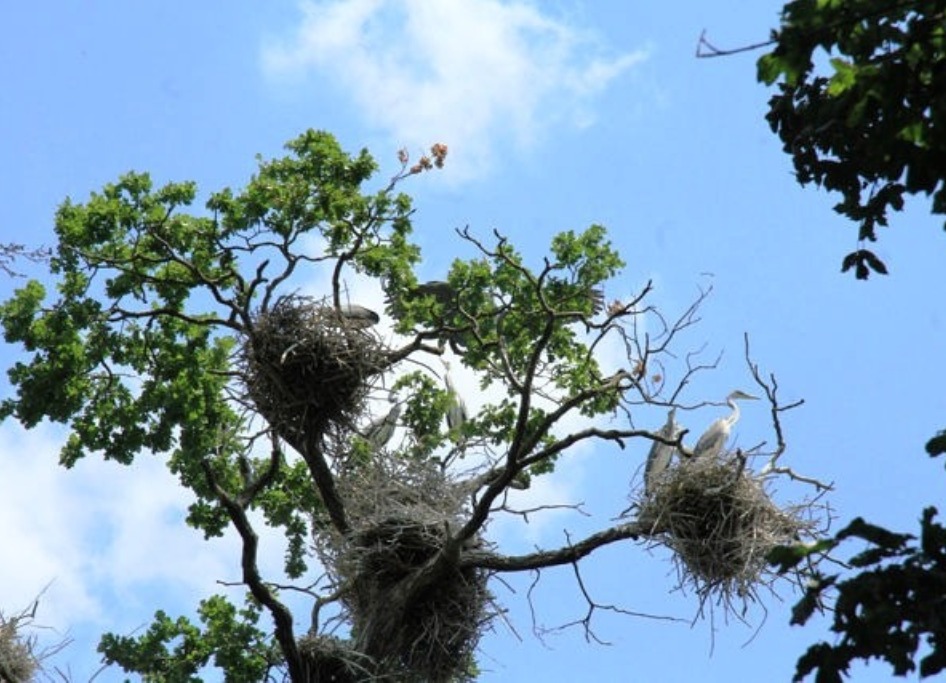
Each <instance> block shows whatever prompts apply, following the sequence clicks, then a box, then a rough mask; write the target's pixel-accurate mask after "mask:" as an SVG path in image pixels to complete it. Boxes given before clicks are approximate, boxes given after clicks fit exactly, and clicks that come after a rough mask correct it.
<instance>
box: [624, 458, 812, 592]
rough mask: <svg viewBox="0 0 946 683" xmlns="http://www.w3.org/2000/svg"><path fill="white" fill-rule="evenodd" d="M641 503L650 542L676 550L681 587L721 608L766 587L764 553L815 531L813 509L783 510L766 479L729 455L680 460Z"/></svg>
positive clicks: (771, 577)
mask: <svg viewBox="0 0 946 683" xmlns="http://www.w3.org/2000/svg"><path fill="white" fill-rule="evenodd" d="M638 504H639V520H640V521H641V523H643V524H644V525H647V526H649V527H650V531H651V538H653V539H654V540H656V541H657V542H658V543H660V544H662V545H665V546H667V547H668V548H670V549H671V550H672V551H673V552H674V554H675V559H676V563H677V568H678V570H679V572H680V575H681V581H680V585H681V587H685V586H692V587H694V588H695V590H696V593H697V595H699V596H700V598H701V600H705V599H707V598H708V597H710V596H713V595H715V596H717V597H718V598H720V600H721V602H722V604H724V605H726V606H729V605H730V604H732V601H733V599H734V598H738V599H741V600H745V599H746V598H747V597H748V596H754V595H756V592H757V589H758V587H759V586H760V585H766V586H768V585H770V584H771V582H772V581H773V580H774V578H775V576H774V575H773V574H772V573H771V571H770V569H769V566H768V563H767V561H766V555H767V554H768V552H769V551H770V550H771V549H772V548H774V547H775V546H778V545H782V544H787V543H792V542H795V541H796V540H797V539H799V538H800V537H802V536H809V535H811V534H812V533H813V530H814V528H815V526H816V524H815V523H814V521H813V519H812V514H811V513H812V508H811V505H797V506H792V507H788V508H785V509H783V508H780V507H779V506H778V505H777V504H776V503H775V502H774V501H773V500H772V499H771V497H770V495H769V493H768V491H767V490H766V482H765V480H764V479H763V478H761V477H759V476H757V475H755V474H753V473H752V472H751V471H750V470H748V469H747V468H746V467H745V463H744V461H743V460H742V459H741V457H740V456H736V455H731V454H730V455H728V456H725V457H720V458H714V457H706V458H689V459H684V460H683V461H682V462H681V463H679V464H678V465H677V466H675V467H672V468H670V469H668V470H667V471H666V472H664V474H663V475H662V476H661V477H660V478H659V479H658V480H657V482H656V484H655V486H654V487H653V489H652V490H651V491H649V492H647V493H645V494H644V496H643V497H642V499H641V500H640V501H639V503H638Z"/></svg>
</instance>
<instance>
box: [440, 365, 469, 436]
mask: <svg viewBox="0 0 946 683" xmlns="http://www.w3.org/2000/svg"><path fill="white" fill-rule="evenodd" d="M441 362H442V363H443V367H444V371H445V372H444V373H443V381H444V384H446V385H447V394H448V395H449V398H450V407H449V408H448V409H447V427H449V428H450V431H451V432H453V431H456V430H458V429H460V427H462V426H463V423H464V422H466V419H467V412H466V403H465V402H464V401H463V397H462V396H460V394H458V393H457V389H456V387H455V386H454V384H453V378H452V377H450V363H449V362H448V361H446V360H441Z"/></svg>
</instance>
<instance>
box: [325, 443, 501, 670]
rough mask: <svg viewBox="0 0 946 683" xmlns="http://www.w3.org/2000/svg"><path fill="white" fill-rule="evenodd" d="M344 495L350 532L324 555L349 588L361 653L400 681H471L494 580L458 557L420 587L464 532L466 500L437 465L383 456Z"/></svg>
mask: <svg viewBox="0 0 946 683" xmlns="http://www.w3.org/2000/svg"><path fill="white" fill-rule="evenodd" d="M339 493H340V495H341V496H342V497H343V499H344V500H345V503H346V510H347V512H348V519H349V523H350V525H351V530H350V532H349V533H348V534H347V535H346V536H345V537H344V538H343V537H335V538H332V539H330V540H329V541H327V542H324V541H323V542H322V543H321V545H320V555H321V558H322V561H323V563H324V564H325V566H326V567H327V568H329V570H330V572H331V573H332V575H333V577H334V579H335V581H336V582H337V583H338V585H339V586H341V587H343V592H344V598H343V602H344V605H345V608H346V611H347V612H348V615H349V617H350V620H351V624H352V636H353V642H354V644H355V647H356V649H357V650H358V651H359V652H362V653H364V654H365V655H368V656H369V657H370V658H371V660H372V661H373V662H374V666H375V667H376V669H375V671H376V673H378V674H384V675H393V674H396V677H397V678H398V680H405V681H433V682H437V681H457V680H466V678H465V677H466V674H467V672H468V671H469V669H470V665H471V664H472V663H473V651H474V649H475V647H476V644H477V643H478V641H479V637H480V635H481V633H482V631H483V629H484V628H485V626H486V625H487V623H488V621H489V619H488V617H487V614H486V612H487V605H488V603H489V593H488V590H487V579H488V575H487V572H485V571H484V570H481V569H477V568H475V567H463V568H461V567H460V566H459V565H458V563H457V559H458V557H456V558H453V559H450V560H448V561H447V562H446V563H445V564H443V565H440V566H441V571H439V572H435V573H428V574H426V575H425V578H424V580H423V581H419V580H418V577H419V576H420V575H423V572H422V568H424V567H425V565H428V563H430V561H431V560H433V559H434V558H435V557H436V556H437V555H438V554H439V553H440V551H441V550H442V549H443V547H444V545H445V543H446V541H447V539H448V538H449V537H450V535H451V534H452V533H455V532H456V531H457V530H458V529H459V528H460V525H461V524H462V520H461V512H462V511H463V508H464V496H463V495H462V492H461V491H459V489H458V488H457V487H456V486H454V485H453V484H451V483H450V482H449V481H448V480H447V479H446V477H444V476H443V474H442V473H441V472H440V471H439V469H438V468H436V467H435V466H433V465H430V464H429V463H421V462H416V461H415V462H407V463H404V462H401V463H396V462H394V461H393V460H389V459H386V458H383V457H380V456H379V457H378V458H376V461H374V462H372V463H370V464H368V465H365V466H362V467H359V468H357V470H355V471H351V472H347V473H346V474H345V475H344V476H343V477H342V478H341V479H340V481H339ZM412 586H413V589H412V588H411V587H412ZM409 592H410V596H409V597H408V593H409Z"/></svg>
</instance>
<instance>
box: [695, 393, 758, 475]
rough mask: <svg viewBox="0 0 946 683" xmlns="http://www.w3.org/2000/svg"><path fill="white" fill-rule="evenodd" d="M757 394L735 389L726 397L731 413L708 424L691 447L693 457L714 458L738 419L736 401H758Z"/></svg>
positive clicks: (721, 448)
mask: <svg viewBox="0 0 946 683" xmlns="http://www.w3.org/2000/svg"><path fill="white" fill-rule="evenodd" d="M758 400H759V397H758V396H752V395H751V394H747V393H746V392H744V391H739V390H736V391H734V392H732V393H731V394H729V396H727V397H726V403H727V404H729V407H730V408H732V413H730V414H729V415H728V416H727V417H721V418H719V419H718V420H716V421H715V422H713V424H711V425H710V426H709V429H707V430H706V431H705V432H703V435H702V436H701V437H700V438H699V440H698V441H697V442H696V446H694V447H693V457H694V458H715V457H717V456H718V455H719V454H720V453H721V452H722V450H723V446H725V445H726V442H727V441H728V440H729V432H730V431H732V427H733V425H734V424H736V422H737V421H738V420H739V406H738V405H736V401H758Z"/></svg>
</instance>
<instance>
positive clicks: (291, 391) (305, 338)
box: [242, 295, 388, 443]
mask: <svg viewBox="0 0 946 683" xmlns="http://www.w3.org/2000/svg"><path fill="white" fill-rule="evenodd" d="M387 361H388V359H387V353H386V349H385V347H384V345H383V343H382V341H381V339H380V338H379V337H378V336H377V334H376V333H374V332H373V331H371V330H370V329H365V328H364V327H363V326H361V325H359V324H357V323H356V322H353V321H351V320H349V319H348V318H346V317H344V316H343V315H340V314H339V312H338V311H336V309H335V308H333V307H332V306H331V305H330V304H329V303H328V302H326V301H316V300H314V299H311V298H308V297H302V296H295V295H292V296H284V297H280V298H279V299H277V300H276V302H275V303H274V304H273V305H272V306H271V307H269V308H267V309H264V310H261V311H259V312H258V313H257V314H256V317H255V319H254V321H253V327H252V330H251V333H250V334H248V336H247V338H246V339H245V341H244V344H243V349H242V366H243V379H244V382H245V384H246V389H247V393H248V395H249V397H250V399H252V401H253V403H254V404H255V406H256V408H257V409H258V410H259V412H260V413H261V414H262V415H263V416H264V417H265V418H266V420H267V421H268V422H269V423H270V424H272V425H273V426H274V427H275V428H276V429H277V431H278V432H279V434H280V435H281V436H283V437H284V438H286V439H287V440H289V441H290V443H294V442H297V440H298V439H299V438H300V436H301V435H307V436H308V437H310V438H314V437H317V436H320V435H321V434H323V433H324V432H325V430H326V429H328V428H329V427H330V426H331V425H333V424H334V425H339V426H343V427H349V426H351V425H352V424H353V423H354V420H355V418H356V417H357V416H358V414H359V413H360V412H361V410H362V408H363V404H364V401H365V397H366V396H367V394H368V392H369V391H370V389H371V385H372V383H371V379H372V378H373V377H375V376H376V375H378V373H380V372H381V371H383V370H384V369H385V368H386V367H387Z"/></svg>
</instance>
